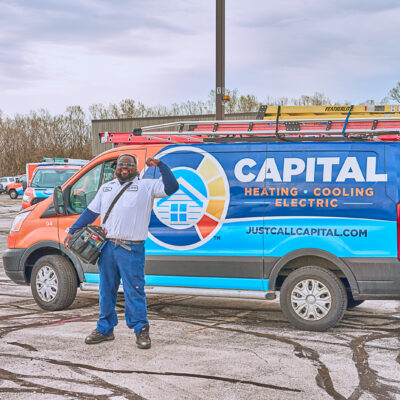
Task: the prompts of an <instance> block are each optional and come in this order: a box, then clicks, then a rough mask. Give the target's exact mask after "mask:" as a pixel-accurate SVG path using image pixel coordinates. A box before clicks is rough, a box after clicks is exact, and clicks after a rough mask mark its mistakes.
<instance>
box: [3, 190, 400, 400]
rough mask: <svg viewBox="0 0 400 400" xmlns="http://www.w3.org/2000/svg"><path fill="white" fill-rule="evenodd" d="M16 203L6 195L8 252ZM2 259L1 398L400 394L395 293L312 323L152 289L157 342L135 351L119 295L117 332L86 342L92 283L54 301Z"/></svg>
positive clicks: (255, 306) (93, 313) (272, 308)
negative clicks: (327, 322) (38, 297)
mask: <svg viewBox="0 0 400 400" xmlns="http://www.w3.org/2000/svg"><path fill="white" fill-rule="evenodd" d="M19 208H20V200H19V201H12V200H10V199H9V198H8V197H7V196H5V195H1V196H0V217H1V218H0V255H1V254H2V253H3V252H4V250H5V249H6V247H7V242H6V238H7V233H8V231H9V228H10V226H11V222H12V219H13V217H14V215H15V214H16V213H17V211H18V210H19ZM0 267H1V273H0V337H1V340H0V399H23V398H24V399H26V398H29V399H51V400H56V399H96V400H97V399H100V400H101V399H112V400H120V399H151V400H153V399H154V400H156V399H160V400H161V399H162V400H165V399H207V400H208V399H226V400H228V399H229V400H232V399H331V398H333V399H350V400H358V399H360V400H366V399H380V400H387V399H400V353H399V348H400V346H399V339H400V302H399V301H384V302H380V301H367V302H364V303H363V304H362V305H361V306H359V307H357V308H355V309H354V310H351V311H347V312H346V314H345V316H344V318H343V320H342V321H341V323H340V324H339V325H338V326H337V327H335V328H334V329H332V330H330V331H328V332H326V333H311V332H304V331H299V330H296V329H294V328H293V327H292V326H291V325H289V323H288V322H287V321H286V320H285V319H284V317H283V314H282V313H281V311H280V308H279V303H278V302H277V301H274V302H263V301H260V300H225V299H224V300H221V299H215V298H214V299H213V298H202V297H194V296H158V295H151V296H148V310H149V320H150V324H151V337H152V341H153V343H152V348H151V349H150V350H139V349H137V348H136V345H135V340H134V337H133V334H132V333H131V332H130V331H129V330H128V328H127V327H126V325H125V321H124V299H123V296H122V295H121V296H120V297H119V301H118V304H117V309H118V315H119V321H120V323H119V325H118V326H117V328H116V331H115V334H116V340H115V341H112V342H104V343H101V344H99V345H92V346H88V345H85V344H84V338H85V336H86V335H87V334H89V333H90V332H91V331H92V330H93V329H94V328H95V326H96V320H97V315H98V311H99V308H98V296H97V294H96V293H91V292H80V291H78V296H77V299H76V300H75V302H74V303H73V305H72V306H71V307H70V308H69V309H68V310H65V311H61V312H47V311H44V310H42V309H40V308H39V307H38V306H37V305H36V303H35V302H34V300H33V298H32V296H31V292H30V288H29V287H28V286H18V285H16V284H14V283H13V282H11V281H10V280H9V279H8V278H7V276H6V275H5V274H4V270H3V268H2V261H0Z"/></svg>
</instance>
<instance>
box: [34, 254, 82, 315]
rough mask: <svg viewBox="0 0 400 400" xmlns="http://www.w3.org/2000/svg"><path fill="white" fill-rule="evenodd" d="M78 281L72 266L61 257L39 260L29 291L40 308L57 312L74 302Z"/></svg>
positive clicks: (46, 257) (47, 257) (49, 256)
mask: <svg viewBox="0 0 400 400" xmlns="http://www.w3.org/2000/svg"><path fill="white" fill-rule="evenodd" d="M77 287H78V280H77V277H76V273H75V270H74V267H73V266H72V264H71V263H70V262H69V261H68V260H67V259H66V258H65V257H63V256H60V255H48V256H44V257H41V258H39V259H38V260H37V261H36V263H35V265H34V267H33V271H32V276H31V290H32V295H33V298H34V299H35V301H36V303H37V304H38V305H39V307H40V308H43V310H48V311H59V310H64V309H65V308H67V307H69V306H70V305H71V304H72V303H73V301H74V300H75V296H76V291H77Z"/></svg>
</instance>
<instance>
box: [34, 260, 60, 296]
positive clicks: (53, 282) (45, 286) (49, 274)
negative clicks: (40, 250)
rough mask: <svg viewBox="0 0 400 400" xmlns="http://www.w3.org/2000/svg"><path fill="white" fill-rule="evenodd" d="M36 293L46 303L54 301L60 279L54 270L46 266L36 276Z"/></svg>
mask: <svg viewBox="0 0 400 400" xmlns="http://www.w3.org/2000/svg"><path fill="white" fill-rule="evenodd" d="M36 291H37V293H38V295H39V297H40V298H41V299H42V300H43V301H46V302H49V301H52V300H54V298H55V297H56V296H57V291H58V279H57V275H56V273H55V271H54V269H53V268H51V267H49V266H47V265H44V266H43V267H42V268H40V269H39V271H38V273H37V275H36Z"/></svg>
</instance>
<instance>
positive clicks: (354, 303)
mask: <svg viewBox="0 0 400 400" xmlns="http://www.w3.org/2000/svg"><path fill="white" fill-rule="evenodd" d="M364 301H365V300H355V299H354V297H353V295H352V294H351V292H349V291H347V309H348V310H350V309H351V308H354V307H357V306H359V305H360V304H362V303H364Z"/></svg>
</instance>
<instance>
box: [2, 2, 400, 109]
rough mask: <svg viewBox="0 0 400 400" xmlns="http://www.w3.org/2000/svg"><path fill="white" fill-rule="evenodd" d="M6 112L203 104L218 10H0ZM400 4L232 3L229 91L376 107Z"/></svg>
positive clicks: (392, 70)
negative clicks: (370, 102)
mask: <svg viewBox="0 0 400 400" xmlns="http://www.w3.org/2000/svg"><path fill="white" fill-rule="evenodd" d="M0 10H1V11H0V109H1V110H3V112H4V113H6V114H8V115H10V116H13V115H14V114H15V113H28V112H29V111H30V110H38V109H39V108H46V109H48V110H49V111H50V112H52V113H61V112H63V111H64V110H65V108H66V107H67V106H70V105H81V106H82V107H84V108H85V110H86V109H87V108H88V106H89V105H90V104H93V103H103V104H105V105H108V104H109V103H118V102H119V101H121V100H122V99H126V98H132V99H135V100H138V101H142V102H143V103H144V104H145V105H148V106H153V105H156V104H164V105H169V104H172V103H173V102H183V101H185V100H205V99H206V98H207V96H208V93H209V91H210V90H211V89H213V88H214V87H215V0H201V1H200V0H131V1H129V0H113V1H111V0H79V1H78V0H0ZM399 21H400V1H398V0H302V1H300V0H279V1H276V0H274V1H270V0H246V1H245V0H226V77H225V86H226V87H227V88H230V89H235V88H236V89H238V90H239V92H240V93H242V94H247V93H251V94H255V95H256V96H257V97H258V99H259V100H263V99H266V98H267V97H268V96H269V97H282V96H287V97H290V98H291V97H299V96H300V95H301V94H313V93H315V92H316V91H319V92H323V93H324V94H325V95H326V96H328V97H329V98H330V99H331V100H333V101H338V102H344V101H350V102H352V103H354V104H359V103H360V102H363V101H365V100H367V99H375V100H376V101H380V100H381V99H382V98H383V97H385V96H386V95H387V93H388V91H389V90H390V89H391V88H393V87H394V86H396V84H397V82H398V81H400V52H399V44H400V23H399Z"/></svg>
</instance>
